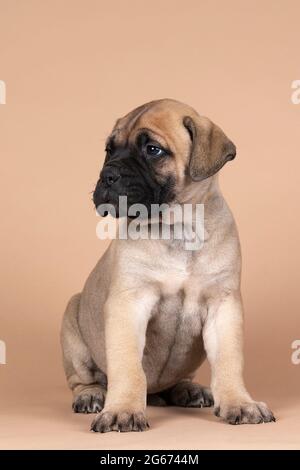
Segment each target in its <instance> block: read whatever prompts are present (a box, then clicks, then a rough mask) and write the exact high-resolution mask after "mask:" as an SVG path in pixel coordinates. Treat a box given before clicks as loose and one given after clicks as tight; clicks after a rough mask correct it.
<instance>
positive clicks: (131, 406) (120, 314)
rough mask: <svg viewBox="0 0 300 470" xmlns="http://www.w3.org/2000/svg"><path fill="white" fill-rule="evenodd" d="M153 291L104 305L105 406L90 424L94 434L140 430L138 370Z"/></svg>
mask: <svg viewBox="0 0 300 470" xmlns="http://www.w3.org/2000/svg"><path fill="white" fill-rule="evenodd" d="M155 302H156V296H155V293H154V292H150V291H144V292H143V294H142V295H141V294H140V293H137V292H133V291H132V290H131V291H130V292H129V293H128V292H127V293H126V294H120V295H111V296H110V297H109V299H108V300H107V302H106V304H105V344H106V346H105V348H106V361H107V379H108V389H107V395H106V400H105V406H104V409H103V410H102V412H101V413H100V414H99V416H97V418H96V419H95V420H94V422H93V423H92V428H91V429H92V430H93V431H95V432H108V431H143V430H145V429H146V428H147V427H148V423H147V419H146V415H145V411H146V396H147V384H146V377H145V373H144V371H143V367H142V356H143V350H144V346H145V338H146V329H147V324H148V320H149V318H150V315H151V311H152V308H153V306H154V304H155Z"/></svg>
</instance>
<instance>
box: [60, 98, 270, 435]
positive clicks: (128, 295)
mask: <svg viewBox="0 0 300 470" xmlns="http://www.w3.org/2000/svg"><path fill="white" fill-rule="evenodd" d="M235 154H236V149H235V146H234V144H233V143H232V142H231V141H230V140H229V139H228V138H227V137H226V135H225V134H224V132H223V131H222V130H221V129H220V128H219V127H218V126H216V125H215V124H213V123H212V122H211V121H210V120H209V119H207V118H205V117H202V116H199V114H198V113H197V112H196V111H195V110H194V109H192V108H191V107H189V106H187V105H185V104H182V103H180V102H178V101H175V100H170V99H162V100H157V101H152V102H150V103H147V104H144V105H143V106H140V107H138V108H137V109H135V110H133V111H131V112H130V113H129V114H127V115H126V116H125V117H123V118H121V119H119V120H118V121H117V122H116V124H115V127H114V129H113V131H112V133H111V135H110V137H109V139H108V141H107V145H106V159H105V163H104V167H103V169H102V171H101V173H100V178H99V181H98V183H97V186H96V189H95V192H94V203H95V205H96V207H98V206H99V205H101V204H103V203H106V204H110V205H111V206H112V207H113V208H114V209H115V214H114V215H115V216H116V217H120V216H124V217H123V218H122V219H121V220H124V218H125V219H127V215H128V214H122V213H121V212H120V208H119V203H118V201H119V196H127V201H128V205H129V206H130V205H132V204H135V203H141V204H144V205H145V206H146V207H148V208H150V206H151V205H152V204H163V203H165V204H168V205H171V206H172V205H175V204H177V205H184V204H192V206H193V207H194V206H195V205H196V204H203V205H204V213H205V217H204V228H205V232H204V233H205V237H204V243H203V246H202V248H201V249H199V250H187V249H185V245H184V243H182V242H180V241H178V240H175V238H174V237H173V236H171V237H170V239H169V240H165V239H155V240H153V239H138V240H132V239H130V238H129V239H115V240H113V241H112V243H111V245H110V247H109V248H108V250H107V251H106V253H105V254H104V255H103V257H102V258H101V259H100V261H99V262H98V264H97V265H96V267H95V268H94V270H93V271H92V273H91V274H90V276H89V277H88V280H87V281H86V284H85V286H84V288H83V291H82V292H81V293H79V294H76V295H74V296H73V297H72V298H71V300H70V302H69V304H68V306H67V309H66V312H65V315H64V319H63V325H62V332H61V341H62V349H63V359H64V368H65V373H66V377H67V381H68V385H69V387H70V388H71V390H72V392H73V395H74V401H73V410H74V411H75V412H77V413H99V414H98V415H97V417H96V419H95V420H94V422H93V423H92V428H91V429H92V430H93V431H96V432H108V431H143V430H145V429H146V428H147V427H148V423H147V418H146V415H145V411H146V403H147V398H148V404H152V405H175V406H185V407H202V406H211V405H213V404H214V410H215V415H216V416H218V417H220V418H222V419H223V420H225V421H227V422H228V423H230V424H247V423H253V424H257V423H263V422H270V421H274V420H275V419H274V416H273V414H272V412H271V411H270V410H269V409H268V407H267V406H266V405H265V404H264V403H262V402H255V401H254V400H253V399H252V398H251V397H250V395H249V393H248V392H247V390H246V388H245V385H244V381H243V377H242V371H243V352H242V341H243V332H242V327H243V312H242V310H243V307H242V300H241V294H240V272H241V256H240V246H239V239H238V234H237V229H236V226H235V222H234V219H233V217H232V214H231V212H230V209H229V208H228V206H227V204H226V202H225V200H224V199H223V197H222V194H221V192H220V190H219V187H218V177H217V173H218V171H219V170H220V169H221V168H222V166H223V165H224V164H225V163H226V162H227V161H229V160H232V159H233V158H234V157H235ZM151 220H152V219H151V218H149V219H147V220H146V221H145V223H146V224H149V226H150V225H151V223H152V221H151ZM192 225H193V224H192ZM206 357H207V358H208V360H209V363H210V366H211V372H212V382H211V390H210V389H209V388H207V387H203V386H201V385H199V384H197V383H195V382H193V377H194V375H195V372H196V371H197V369H198V368H199V366H200V365H201V363H202V362H203V361H204V359H205V358H206Z"/></svg>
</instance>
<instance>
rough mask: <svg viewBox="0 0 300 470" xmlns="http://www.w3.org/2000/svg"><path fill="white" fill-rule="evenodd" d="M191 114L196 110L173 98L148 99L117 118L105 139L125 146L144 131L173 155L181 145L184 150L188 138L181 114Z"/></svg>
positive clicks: (180, 148) (187, 144)
mask: <svg viewBox="0 0 300 470" xmlns="http://www.w3.org/2000/svg"><path fill="white" fill-rule="evenodd" d="M194 114H196V112H195V111H194V110H193V109H192V108H191V107H189V106H187V105H185V104H183V103H180V102H178V101H175V100H171V99H162V100H156V101H151V102H149V103H146V104H144V105H142V106H139V107H138V108H136V109H134V110H133V111H131V112H130V113H128V114H126V115H125V116H124V117H122V118H120V119H118V120H117V122H116V124H115V126H114V128H113V131H112V133H111V135H110V138H109V140H110V141H111V140H113V142H114V144H115V145H120V146H126V145H128V144H131V143H134V142H135V141H136V139H137V136H138V135H139V133H141V132H147V133H148V134H149V136H150V137H152V138H153V139H155V140H156V141H157V142H159V143H160V144H161V145H162V146H163V147H167V148H169V149H170V150H171V151H172V152H173V153H174V154H176V151H178V150H181V151H182V150H183V149H182V147H183V146H185V147H186V150H187V151H188V148H189V139H188V134H187V132H186V129H185V128H184V126H183V117H184V116H185V115H194ZM184 144H186V145H184Z"/></svg>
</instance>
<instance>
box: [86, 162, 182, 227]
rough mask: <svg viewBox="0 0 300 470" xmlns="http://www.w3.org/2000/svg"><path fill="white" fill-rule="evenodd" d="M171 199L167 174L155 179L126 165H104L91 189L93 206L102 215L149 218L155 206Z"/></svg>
mask: <svg viewBox="0 0 300 470" xmlns="http://www.w3.org/2000/svg"><path fill="white" fill-rule="evenodd" d="M173 199H174V182H173V180H172V178H171V177H168V178H166V179H165V181H164V182H162V183H158V182H157V181H155V180H154V179H153V177H152V178H151V177H149V175H145V177H144V175H143V174H140V173H139V174H137V175H136V174H134V173H132V172H129V171H128V169H126V168H122V167H121V168H120V167H119V168H118V167H113V166H112V165H105V166H104V168H103V170H102V172H101V174H100V178H99V180H98V182H97V185H96V188H95V191H94V193H93V202H94V204H95V207H96V210H97V212H98V214H99V215H101V216H102V217H105V216H107V215H108V214H110V215H112V216H113V217H116V218H119V217H126V216H127V217H130V218H136V217H139V218H142V219H144V218H149V216H150V215H151V213H152V214H153V213H155V208H156V206H159V205H161V204H163V203H164V204H165V203H169V202H171V201H172V200H173Z"/></svg>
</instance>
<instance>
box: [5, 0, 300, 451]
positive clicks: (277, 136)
mask: <svg viewBox="0 0 300 470" xmlns="http://www.w3.org/2000/svg"><path fill="white" fill-rule="evenodd" d="M299 15H300V3H299V1H296V0H287V1H284V0H262V1H258V0H251V1H249V0H227V1H226V2H223V1H221V0H199V1H197V0H186V1H179V0H172V1H171V0H160V1H159V0H152V1H151V2H150V1H146V0H145V1H141V0H140V1H138V0H128V1H126V2H123V1H121V0H119V1H110V2H108V1H103V0H62V1H61V0H51V1H50V0H43V1H39V0H23V1H21V0H0V80H3V81H5V83H6V89H7V96H6V104H3V105H2V104H0V157H1V184H0V191H1V195H0V214H1V232H0V234H1V235H0V236H1V243H0V250H1V258H0V259H1V263H0V266H1V273H0V274H1V283H0V285H1V297H0V302H1V306H0V340H3V341H5V343H6V347H7V364H6V365H0V447H1V448H137V447H141V448H143V447H148V448H151V447H154V448H169V449H170V448H230V447H241V448H247V447H248V448H256V447H264V448H276V447H277V448H281V447H285V448H300V365H298V366H297V365H294V364H292V362H291V354H292V349H291V344H292V342H293V341H294V340H296V339H300V320H299V265H300V256H299V237H300V222H299V196H300V178H299V172H300V163H299V162H300V160H299V150H300V144H299V126H300V104H299V105H297V104H293V103H292V100H291V95H292V89H291V85H292V82H293V81H294V80H297V79H300V64H299V42H300V41H299V40H300V30H299ZM161 97H170V98H175V99H178V100H181V101H185V102H187V103H189V104H191V105H192V106H194V107H195V108H196V109H197V110H198V111H199V112H200V113H201V114H204V115H207V116H209V117H210V118H211V119H212V120H214V121H215V122H216V123H217V124H219V125H220V126H221V127H222V128H223V129H224V130H225V132H226V134H227V135H228V136H229V137H230V138H231V139H232V140H233V141H234V142H235V144H236V146H237V152H238V153H237V158H236V160H235V161H234V162H233V163H231V164H228V165H226V167H225V168H224V169H223V170H222V172H221V175H220V180H221V186H222V188H223V192H224V194H225V197H226V198H227V200H228V202H229V204H230V206H231V208H232V210H233V212H234V215H235V218H236V220H237V223H238V227H239V232H240V237H241V243H242V253H243V297H244V304H245V323H246V335H245V353H246V380H247V384H248V387H249V389H250V391H251V392H252V393H253V395H254V396H255V397H256V398H257V399H261V400H264V401H267V402H268V403H269V404H270V406H271V408H272V409H273V411H274V413H275V414H276V416H277V417H278V422H277V423H276V424H270V425H264V426H262V425H261V426H243V427H231V426H229V425H225V424H222V423H221V422H219V421H218V420H217V419H216V418H215V417H213V416H212V414H211V411H209V410H183V409H174V408H172V409H165V410H164V409H153V408H152V409H149V417H150V423H151V425H152V428H151V430H150V431H149V432H147V433H143V434H139V435H136V434H131V435H129V434H126V435H119V434H109V435H105V436H102V435H94V434H91V433H89V432H88V429H89V423H90V421H91V417H87V416H78V415H76V416H75V415H72V413H71V410H70V402H71V397H70V394H69V392H68V390H67V387H66V385H65V380H64V376H63V371H62V366H61V358H60V347H59V339H58V338H59V328H60V322H61V317H62V314H63V311H64V308H65V305H66V302H67V301H68V299H69V297H70V296H71V295H72V294H73V293H75V292H77V291H79V290H81V288H82V285H83V283H84V281H85V279H86V277H87V275H88V274H89V272H90V270H91V269H92V268H93V266H94V264H95V263H96V260H97V259H98V257H99V256H100V255H101V254H102V253H103V251H104V250H105V248H106V246H107V242H103V241H100V240H98V239H97V238H96V233H95V229H96V223H97V220H98V219H97V218H96V215H95V212H94V210H93V205H92V202H91V191H92V190H93V188H94V184H95V182H96V180H97V176H98V173H99V170H100V167H101V165H102V163H103V157H104V141H105V139H106V137H107V135H108V133H109V131H110V129H111V127H112V125H113V124H114V121H115V119H116V118H118V117H119V116H121V115H122V114H125V113H126V112H128V111H129V110H131V109H132V108H134V107H136V106H138V105H139V104H142V103H144V102H146V101H149V100H151V99H156V98H161ZM199 380H201V381H202V382H207V381H208V380H209V372H208V368H207V366H206V367H205V368H204V370H203V371H200V373H199Z"/></svg>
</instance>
